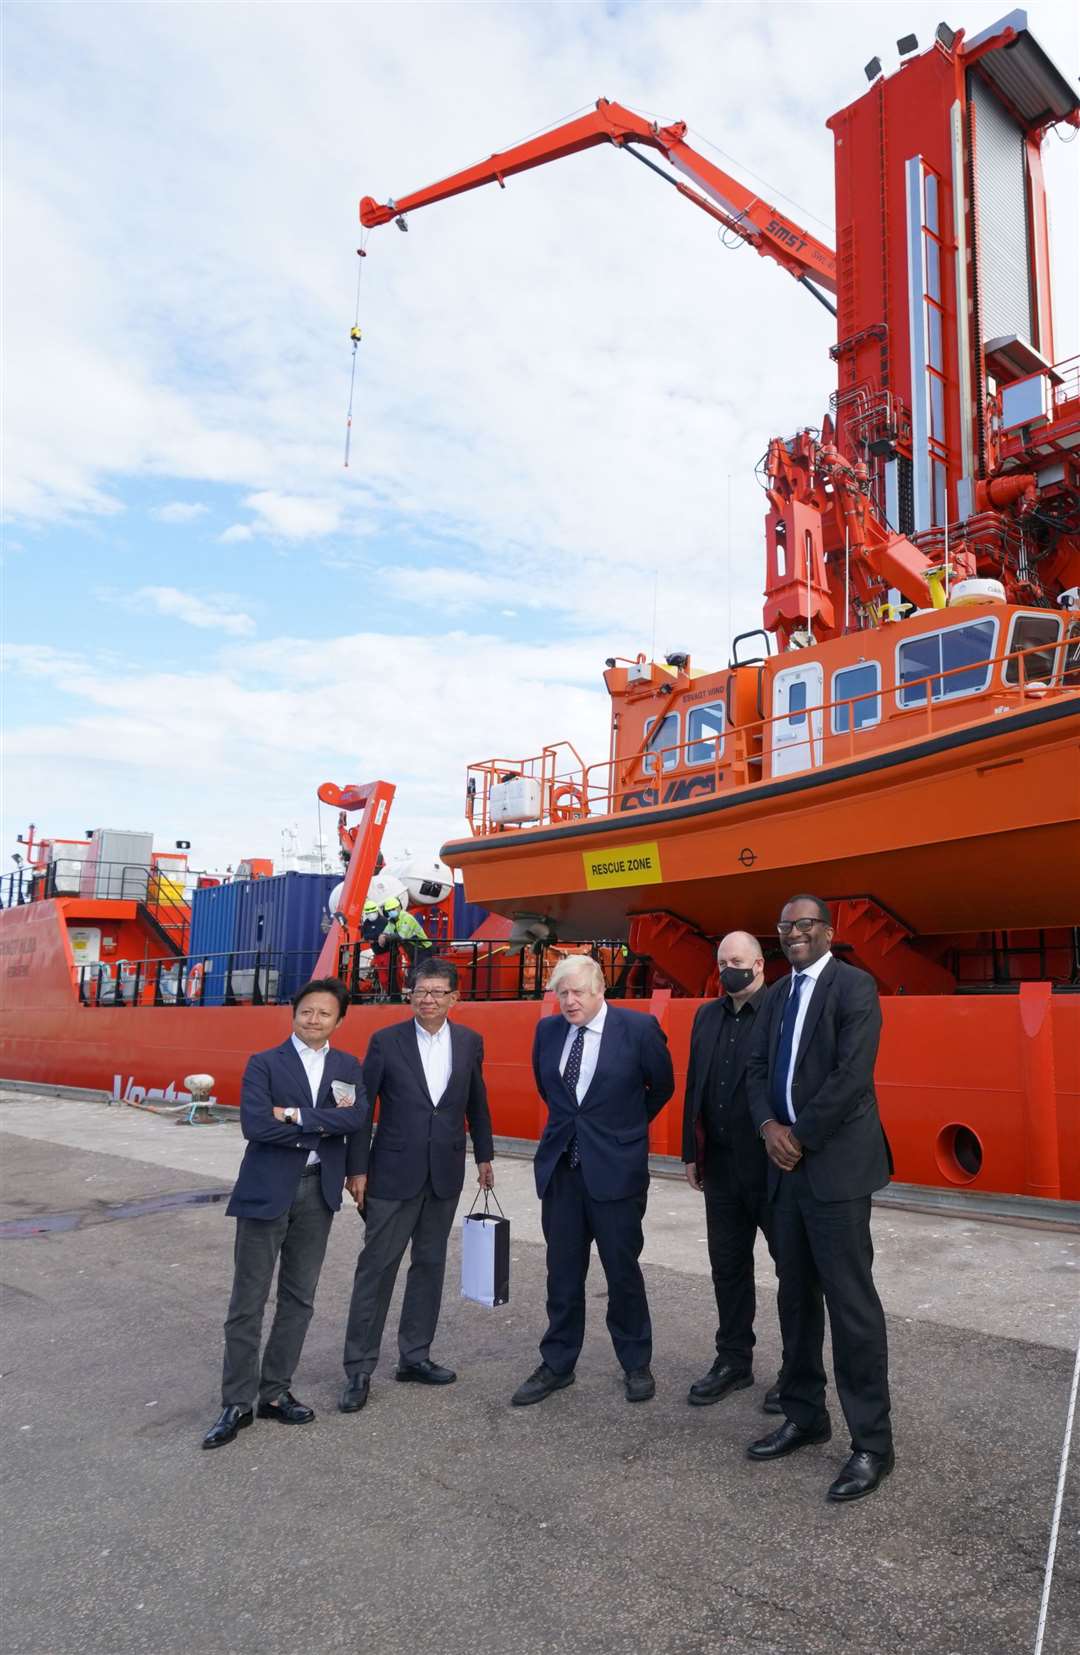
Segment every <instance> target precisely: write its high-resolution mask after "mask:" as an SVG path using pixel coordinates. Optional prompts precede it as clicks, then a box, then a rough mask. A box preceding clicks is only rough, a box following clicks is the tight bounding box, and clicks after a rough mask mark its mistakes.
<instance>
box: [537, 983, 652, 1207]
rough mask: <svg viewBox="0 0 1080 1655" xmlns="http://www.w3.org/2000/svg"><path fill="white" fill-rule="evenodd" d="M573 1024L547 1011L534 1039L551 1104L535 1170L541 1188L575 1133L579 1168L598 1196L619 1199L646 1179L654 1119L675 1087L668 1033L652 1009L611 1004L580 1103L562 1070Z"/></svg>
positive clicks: (540, 1078) (540, 1079) (542, 1088)
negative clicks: (593, 1069) (646, 1011)
mask: <svg viewBox="0 0 1080 1655" xmlns="http://www.w3.org/2000/svg"><path fill="white" fill-rule="evenodd" d="M569 1028H570V1025H569V1024H568V1023H567V1021H566V1018H565V1017H563V1016H562V1014H561V1013H559V1012H557V1013H556V1014H555V1016H554V1017H542V1018H541V1019H540V1021H539V1023H538V1024H537V1025H536V1038H535V1040H534V1041H533V1074H534V1075H535V1077H536V1086H537V1090H538V1091H539V1093H540V1096H541V1097H542V1098H543V1100H544V1102H545V1103H546V1104H547V1107H548V1119H547V1125H546V1126H545V1128H544V1132H543V1136H542V1137H541V1139H540V1142H539V1144H538V1145H537V1149H536V1160H535V1161H534V1163H533V1170H534V1172H535V1175H536V1192H537V1194H538V1195H540V1196H542V1195H543V1193H544V1191H545V1190H546V1189H547V1186H548V1183H549V1181H550V1179H551V1174H552V1173H553V1172H554V1170H555V1166H556V1163H557V1162H558V1159H559V1157H560V1155H562V1154H563V1153H564V1151H565V1150H566V1148H567V1146H568V1145H569V1143H570V1140H571V1138H573V1137H575V1136H576V1138H577V1141H578V1150H579V1153H580V1155H581V1175H582V1178H583V1179H584V1181H585V1188H586V1189H587V1190H588V1192H589V1194H590V1195H591V1196H592V1198H593V1200H594V1201H618V1200H621V1199H622V1198H623V1197H625V1196H628V1195H641V1194H642V1193H643V1192H644V1191H645V1190H646V1189H648V1187H649V1122H650V1121H651V1120H652V1118H653V1116H654V1115H658V1114H659V1113H660V1111H661V1109H662V1108H663V1107H664V1105H665V1103H666V1102H667V1100H668V1098H669V1097H670V1096H671V1094H672V1092H673V1091H674V1090H675V1077H674V1075H673V1073H672V1069H671V1058H670V1056H669V1054H668V1049H667V1040H666V1039H665V1037H664V1032H663V1030H662V1029H661V1027H660V1025H659V1023H658V1022H657V1021H656V1018H655V1017H650V1016H649V1015H647V1014H643V1013H641V1012H639V1011H623V1010H621V1008H620V1007H618V1006H608V1009H607V1017H606V1018H605V1020H604V1029H603V1033H602V1034H601V1036H600V1051H599V1054H598V1058H597V1064H596V1073H595V1074H594V1075H593V1078H592V1081H591V1083H590V1085H589V1090H588V1091H587V1092H586V1094H585V1096H584V1097H583V1098H582V1100H581V1104H580V1106H579V1105H578V1102H577V1099H576V1098H575V1097H574V1096H573V1094H572V1093H571V1091H570V1089H569V1087H568V1086H567V1085H566V1083H565V1081H564V1080H563V1078H562V1075H561V1074H560V1073H559V1059H560V1058H561V1057H562V1051H563V1045H564V1044H565V1041H566V1036H567V1033H568V1032H569Z"/></svg>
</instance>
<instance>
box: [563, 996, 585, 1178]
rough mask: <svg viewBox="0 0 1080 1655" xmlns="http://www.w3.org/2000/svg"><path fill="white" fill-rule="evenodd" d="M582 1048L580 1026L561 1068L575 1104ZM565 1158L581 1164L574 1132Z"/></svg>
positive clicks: (582, 1030)
mask: <svg viewBox="0 0 1080 1655" xmlns="http://www.w3.org/2000/svg"><path fill="white" fill-rule="evenodd" d="M584 1050H585V1030H584V1028H580V1029H578V1032H577V1034H575V1036H574V1039H573V1043H572V1045H571V1047H570V1051H569V1053H568V1055H567V1059H566V1068H565V1069H564V1070H563V1080H564V1081H565V1082H566V1086H567V1090H568V1091H569V1093H570V1096H571V1097H572V1098H573V1100H574V1103H575V1104H576V1103H577V1101H578V1095H577V1083H578V1081H579V1079H580V1078H581V1056H582V1053H583V1052H584ZM566 1158H567V1160H568V1161H569V1162H570V1165H571V1166H572V1167H579V1166H580V1165H581V1155H580V1154H579V1152H578V1141H577V1133H576V1132H575V1133H574V1136H573V1137H572V1138H571V1139H570V1142H569V1143H568V1144H567V1146H566Z"/></svg>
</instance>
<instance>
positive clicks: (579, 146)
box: [360, 98, 837, 316]
mask: <svg viewBox="0 0 1080 1655" xmlns="http://www.w3.org/2000/svg"><path fill="white" fill-rule="evenodd" d="M596 144H614V146H615V148H616V149H622V150H625V151H626V152H627V154H628V155H632V156H633V157H634V159H635V160H637V161H640V162H641V163H642V165H643V166H646V167H649V168H650V170H651V171H653V172H655V173H656V174H657V175H658V176H659V177H661V178H663V179H664V180H666V182H667V183H669V184H672V185H674V187H675V188H676V189H677V190H678V192H679V194H680V195H682V196H684V197H685V198H686V200H687V201H692V202H693V203H694V205H695V207H700V208H701V210H702V212H705V213H708V214H709V216H710V218H714V219H716V221H717V222H718V223H719V224H722V225H723V226H724V228H725V229H726V230H729V231H731V233H732V234H733V235H736V236H738V237H740V238H741V239H742V240H743V241H745V242H747V243H748V244H749V245H750V246H751V247H753V248H754V250H755V251H756V252H757V253H759V254H760V255H761V257H762V258H767V259H773V260H775V262H776V263H777V264H779V265H780V266H781V267H782V268H783V269H784V270H786V271H787V272H788V274H789V275H791V276H793V277H794V278H795V280H796V281H797V282H800V283H801V284H802V286H803V287H805V288H808V289H809V291H810V292H811V293H812V294H813V295H814V297H815V299H817V300H819V301H820V303H821V304H823V305H824V306H825V308H826V310H828V311H830V312H831V313H832V314H833V315H834V316H835V315H836V310H835V307H834V306H833V305H832V304H831V303H830V302H829V300H828V299H827V298H826V297H825V294H824V293H823V292H822V291H821V289H822V288H824V289H825V290H826V291H827V292H829V293H835V292H836V286H837V284H836V255H835V254H834V252H833V250H832V248H831V247H826V245H825V243H824V242H822V241H819V240H818V239H817V237H816V236H812V235H811V234H810V232H809V231H808V230H804V229H803V228H802V226H801V225H799V224H796V223H795V221H794V220H793V219H790V218H788V217H787V215H786V214H785V213H782V212H780V211H779V209H778V208H776V207H773V206H771V205H770V204H769V202H767V201H763V200H762V198H761V197H760V196H759V195H755V194H754V193H753V191H751V190H748V189H747V188H746V186H745V185H743V184H740V183H739V182H738V180H737V179H735V178H732V177H731V176H730V175H729V174H728V173H726V172H724V171H723V170H722V169H721V168H720V167H718V166H716V165H715V163H714V162H712V161H709V160H707V159H706V158H705V156H704V155H699V154H698V152H697V150H695V149H692V148H691V146H690V145H689V144H688V143H687V142H686V122H685V121H675V122H673V123H672V124H671V125H670V126H659V125H658V124H657V123H656V122H655V121H649V120H646V119H645V118H644V116H641V115H635V114H634V112H633V110H632V109H625V108H624V107H623V105H622V104H618V103H611V102H609V100H608V99H607V98H600V99H598V100H597V104H596V108H595V109H594V110H591V111H590V113H589V114H588V115H581V116H578V117H577V118H576V119H574V120H571V121H566V122H564V123H563V124H562V125H560V126H555V127H552V128H551V130H550V131H549V132H544V133H541V134H540V136H539V137H537V138H528V139H526V141H525V142H524V143H521V144H515V145H514V147H513V148H512V149H508V150H505V151H504V152H503V153H502V154H501V155H492V156H490V157H489V158H488V160H486V161H479V162H478V163H477V164H476V165H475V166H473V167H466V168H465V169H464V171H462V172H455V173H451V175H450V177H449V178H444V179H442V180H441V182H439V183H437V184H430V185H428V187H427V188H426V189H422V190H414V191H413V193H412V194H411V195H406V196H402V197H401V198H400V199H398V200H394V199H392V198H391V199H388V200H387V201H386V202H385V203H380V202H378V201H375V200H373V199H372V197H371V196H370V195H366V196H365V197H364V199H363V200H362V201H361V203H360V222H361V224H362V225H363V226H364V228H365V229H368V230H370V229H374V228H375V227H376V226H377V225H379V224H389V223H390V222H391V220H392V221H393V222H394V223H396V224H397V226H398V229H399V230H406V229H408V224H407V223H406V219H405V214H406V213H410V212H415V211H416V209H417V208H418V207H428V206H430V205H431V204H432V202H435V201H446V200H448V199H449V198H450V197H451V196H454V195H463V194H464V193H465V192H466V191H467V190H475V189H479V188H480V186H481V185H483V184H498V185H499V187H500V188H501V189H505V188H506V180H507V179H508V178H511V177H513V176H514V174H515V173H519V172H528V171H529V169H530V168H531V167H542V166H544V165H545V164H546V163H547V162H548V161H561V160H562V159H563V158H564V157H565V156H567V155H577V154H578V153H579V152H580V151H581V150H584V149H592V148H593V147H594V146H595V145H596ZM636 144H644V145H646V146H647V147H648V148H650V149H653V150H658V151H659V152H660V154H661V155H663V156H664V157H665V158H666V159H667V160H668V161H669V162H670V163H671V165H672V166H673V167H674V168H675V169H676V170H677V171H678V172H680V173H682V174H683V175H684V177H686V178H689V179H691V180H692V181H693V183H692V185H691V184H686V183H683V181H682V179H679V178H673V177H672V175H671V174H670V173H669V172H665V171H664V169H663V167H659V166H657V165H656V163H655V162H654V161H651V160H649V158H648V157H647V156H645V155H642V154H641V153H640V152H639V151H638V150H637V149H636V148H635V147H634V146H635V145H636Z"/></svg>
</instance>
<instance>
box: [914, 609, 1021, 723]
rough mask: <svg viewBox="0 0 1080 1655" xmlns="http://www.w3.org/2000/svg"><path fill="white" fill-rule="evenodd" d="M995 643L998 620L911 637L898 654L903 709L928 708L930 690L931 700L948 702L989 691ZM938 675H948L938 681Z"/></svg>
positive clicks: (971, 623)
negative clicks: (924, 706) (960, 696)
mask: <svg viewBox="0 0 1080 1655" xmlns="http://www.w3.org/2000/svg"><path fill="white" fill-rule="evenodd" d="M996 640H997V621H996V620H986V621H969V622H968V623H967V624H966V625H964V626H951V627H949V629H948V630H947V631H945V632H924V633H923V634H922V636H921V637H918V638H909V639H908V640H907V642H906V643H903V644H901V645H900V648H899V649H898V650H897V652H896V659H897V674H896V676H897V681H898V682H899V685H900V692H899V697H898V699H899V702H900V705H901V707H921V706H923V705H925V702H926V691H927V688H928V687H929V690H930V699H931V701H949V700H952V699H953V698H954V697H956V696H958V695H976V694H977V693H978V692H979V690H984V689H986V687H987V685H988V684H989V682H990V658H991V656H992V655H993V653H994V645H995V642H996ZM965 669H966V670H965ZM938 673H943V674H948V676H947V677H941V678H939V677H937V674H938ZM919 680H922V682H919ZM926 680H929V685H928V684H927V682H926Z"/></svg>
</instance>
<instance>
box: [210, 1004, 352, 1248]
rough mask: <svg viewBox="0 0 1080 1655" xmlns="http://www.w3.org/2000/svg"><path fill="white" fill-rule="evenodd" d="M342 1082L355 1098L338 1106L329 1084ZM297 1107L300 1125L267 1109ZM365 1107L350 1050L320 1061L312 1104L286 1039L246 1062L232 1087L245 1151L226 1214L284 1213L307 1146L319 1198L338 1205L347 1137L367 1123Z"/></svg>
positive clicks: (303, 1075)
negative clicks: (316, 1165)
mask: <svg viewBox="0 0 1080 1655" xmlns="http://www.w3.org/2000/svg"><path fill="white" fill-rule="evenodd" d="M334 1080H344V1081H348V1082H350V1083H351V1084H352V1085H353V1086H355V1087H356V1101H355V1103H354V1104H352V1106H351V1107H350V1108H348V1109H339V1108H338V1107H337V1106H336V1105H335V1103H334V1101H333V1097H332V1095H331V1092H330V1083H331V1081H334ZM275 1108H278V1109H299V1110H300V1125H299V1126H293V1125H292V1124H291V1123H290V1122H288V1121H278V1120H275V1119H274V1114H273V1111H274V1109H275ZM370 1118H371V1109H370V1107H369V1105H368V1101H367V1096H366V1094H365V1092H364V1073H363V1070H362V1069H361V1067H360V1063H359V1061H358V1059H357V1058H355V1057H353V1055H352V1053H351V1052H337V1051H335V1050H334V1048H333V1046H331V1048H330V1050H329V1051H328V1052H327V1054H326V1061H325V1063H324V1064H323V1076H322V1084H321V1085H320V1087H319V1097H318V1102H317V1105H316V1107H315V1108H312V1104H311V1087H310V1086H309V1085H308V1077H307V1073H306V1071H305V1069H304V1065H303V1064H302V1063H301V1061H300V1056H299V1053H298V1052H297V1050H296V1047H295V1046H294V1045H293V1043H292V1038H291V1036H290V1038H289V1039H288V1040H286V1041H285V1042H284V1044H283V1045H281V1046H273V1047H271V1049H270V1051H268V1052H256V1053H255V1055H254V1057H251V1058H249V1059H248V1065H247V1068H246V1069H245V1070H244V1079H243V1083H242V1086H241V1089H240V1130H241V1131H242V1132H243V1134H244V1137H245V1138H246V1139H247V1141H248V1142H247V1149H246V1150H245V1151H244V1159H243V1160H242V1161H241V1163H240V1174H239V1177H238V1178H237V1180H236V1187H235V1189H234V1190H233V1192H232V1198H231V1200H230V1201H229V1205H228V1207H227V1209H226V1211H227V1212H228V1213H229V1216H230V1217H232V1218H280V1217H281V1215H282V1213H284V1212H288V1210H289V1208H290V1207H291V1205H292V1202H293V1197H294V1196H295V1194H296V1189H297V1185H298V1184H299V1182H300V1176H301V1174H302V1172H303V1170H304V1168H305V1166H306V1165H307V1158H308V1155H309V1153H310V1151H311V1150H314V1151H315V1152H316V1154H317V1155H318V1157H319V1160H320V1161H321V1163H322V1167H321V1180H320V1181H321V1185H322V1194H323V1200H324V1201H325V1202H326V1205H327V1206H328V1207H329V1208H330V1211H331V1212H337V1210H338V1208H339V1207H340V1206H341V1191H342V1187H343V1186H344V1183H345V1146H346V1143H347V1141H348V1135H349V1134H350V1133H352V1132H358V1131H360V1129H361V1128H362V1127H366V1126H368V1125H369V1122H370Z"/></svg>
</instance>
